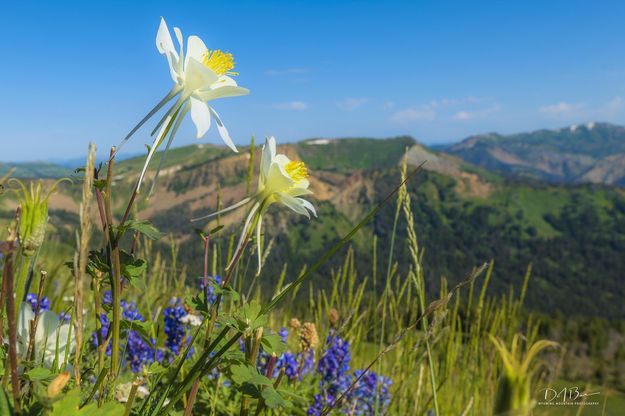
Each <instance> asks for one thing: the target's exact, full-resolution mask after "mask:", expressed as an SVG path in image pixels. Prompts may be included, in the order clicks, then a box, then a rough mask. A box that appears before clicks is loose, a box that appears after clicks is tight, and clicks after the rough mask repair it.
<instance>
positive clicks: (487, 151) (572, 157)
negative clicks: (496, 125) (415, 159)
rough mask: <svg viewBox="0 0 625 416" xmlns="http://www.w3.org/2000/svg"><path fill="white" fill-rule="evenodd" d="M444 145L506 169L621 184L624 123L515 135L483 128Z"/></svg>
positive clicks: (560, 179) (522, 173)
mask: <svg viewBox="0 0 625 416" xmlns="http://www.w3.org/2000/svg"><path fill="white" fill-rule="evenodd" d="M442 150H443V151H445V152H448V153H450V154H453V155H455V156H458V157H460V158H462V159H463V160H465V161H466V162H470V163H472V164H474V165H477V166H481V167H483V168H486V169H488V170H490V171H494V172H499V173H503V174H506V175H514V176H523V177H532V178H538V179H542V180H547V181H552V182H564V183H603V184H609V185H619V186H624V185H625V127H622V126H616V125H613V124H609V123H588V124H585V125H574V126H569V127H565V128H561V129H558V130H537V131H533V132H530V133H520V134H513V135H501V134H497V133H491V134H482V135H477V136H471V137H469V138H467V139H465V140H463V141H461V142H460V143H456V144H452V145H449V146H446V147H444V148H443V149H442Z"/></svg>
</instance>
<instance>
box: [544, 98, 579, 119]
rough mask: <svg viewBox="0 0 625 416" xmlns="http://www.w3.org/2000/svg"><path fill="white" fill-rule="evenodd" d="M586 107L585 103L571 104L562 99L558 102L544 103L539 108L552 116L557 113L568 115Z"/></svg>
mask: <svg viewBox="0 0 625 416" xmlns="http://www.w3.org/2000/svg"><path fill="white" fill-rule="evenodd" d="M583 107H584V105H583V104H571V103H567V102H565V101H560V102H559V103H557V104H550V105H543V106H540V107H539V108H538V111H540V112H541V113H543V114H548V115H552V116H556V115H567V114H571V113H574V112H576V111H578V110H580V109H582V108H583Z"/></svg>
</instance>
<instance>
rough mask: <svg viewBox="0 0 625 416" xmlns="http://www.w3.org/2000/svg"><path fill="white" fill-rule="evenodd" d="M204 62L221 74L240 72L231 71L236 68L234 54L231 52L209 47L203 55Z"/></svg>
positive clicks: (236, 73)
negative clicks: (212, 49)
mask: <svg viewBox="0 0 625 416" xmlns="http://www.w3.org/2000/svg"><path fill="white" fill-rule="evenodd" d="M202 63H203V64H204V65H206V66H207V67H209V68H210V69H212V70H213V72H215V73H216V74H219V75H239V73H238V72H231V71H230V70H231V69H233V68H234V56H232V54H231V53H229V52H222V51H220V50H219V49H216V50H214V51H211V50H208V49H207V50H206V52H204V54H203V55H202Z"/></svg>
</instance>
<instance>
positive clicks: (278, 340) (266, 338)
mask: <svg viewBox="0 0 625 416" xmlns="http://www.w3.org/2000/svg"><path fill="white" fill-rule="evenodd" d="M260 343H261V345H262V346H263V350H265V351H266V352H267V353H269V354H276V355H280V354H282V353H283V352H284V351H285V350H286V344H285V343H284V342H282V337H280V336H279V335H277V334H272V333H267V334H264V335H263V337H262V338H261V340H260Z"/></svg>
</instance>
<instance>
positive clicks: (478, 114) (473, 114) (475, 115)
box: [452, 104, 501, 121]
mask: <svg viewBox="0 0 625 416" xmlns="http://www.w3.org/2000/svg"><path fill="white" fill-rule="evenodd" d="M499 111H501V106H500V105H499V104H495V105H493V106H491V107H488V108H482V109H478V110H471V111H468V110H462V111H458V112H457V113H456V114H454V115H453V117H452V118H453V119H454V120H460V121H466V120H475V119H481V118H485V117H488V116H489V115H491V114H494V113H498V112H499Z"/></svg>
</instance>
